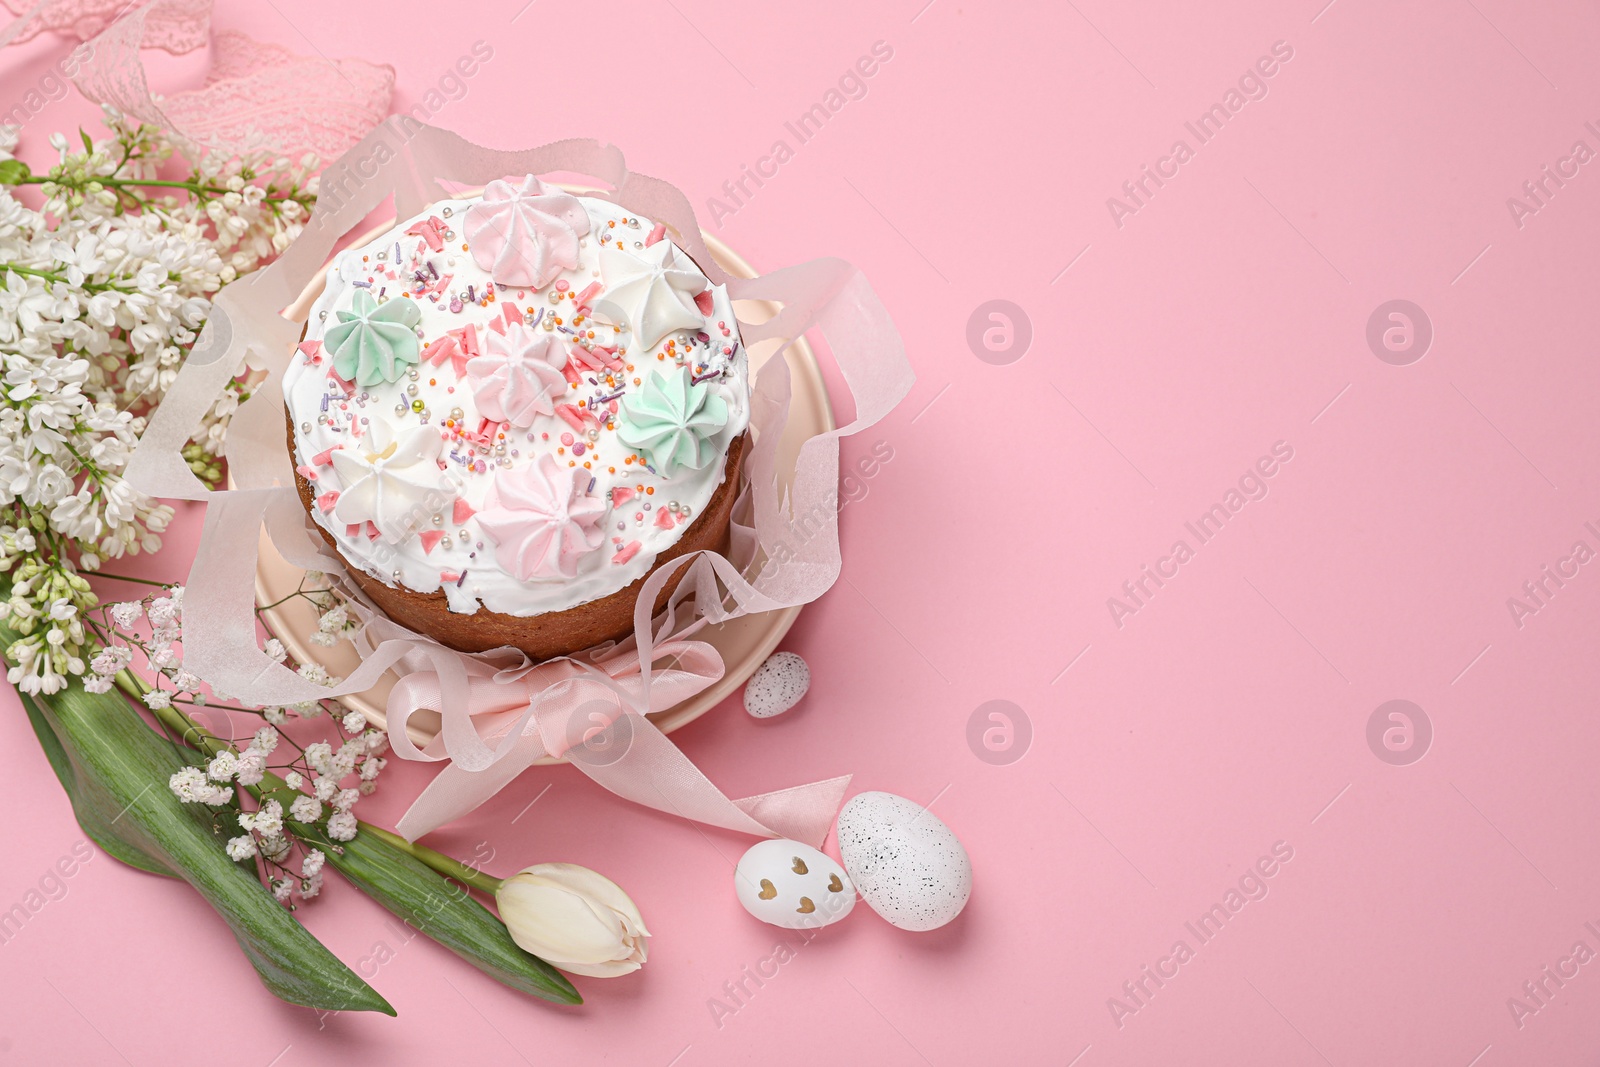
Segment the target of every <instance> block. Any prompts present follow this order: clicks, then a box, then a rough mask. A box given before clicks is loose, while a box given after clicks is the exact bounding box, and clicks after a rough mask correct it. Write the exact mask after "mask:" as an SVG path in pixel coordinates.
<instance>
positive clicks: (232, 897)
mask: <svg viewBox="0 0 1600 1067" xmlns="http://www.w3.org/2000/svg"><path fill="white" fill-rule="evenodd" d="M17 637H18V635H17V634H16V633H15V632H14V631H11V630H10V629H9V628H7V627H4V626H0V647H4V645H7V644H9V643H10V642H11V641H14V640H16V639H17ZM18 696H19V697H21V699H22V703H23V706H24V707H25V708H26V709H27V712H28V718H29V720H30V721H31V722H32V723H33V726H34V732H35V733H36V734H37V735H38V737H39V743H40V745H41V747H42V748H43V749H44V753H45V757H46V759H48V760H49V761H50V766H51V767H52V768H53V769H54V770H55V772H56V776H57V777H58V778H60V779H61V784H62V786H63V787H64V788H65V789H66V791H67V795H68V797H69V798H71V801H72V806H73V812H74V814H75V815H76V816H77V818H78V824H79V825H80V826H82V827H83V830H84V832H85V833H86V834H88V835H89V836H90V838H92V839H93V840H94V841H95V843H96V844H98V845H100V846H101V847H102V848H104V849H105V851H106V852H107V853H108V854H109V855H111V856H113V857H115V858H116V859H118V860H121V861H122V862H124V863H127V864H129V865H130V866H133V867H137V868H139V869H140V870H144V871H151V872H153V873H156V874H166V875H171V876H175V877H178V878H182V879H183V880H184V881H186V882H188V883H189V884H190V885H191V886H193V887H194V889H195V890H196V891H197V892H198V893H199V894H200V895H201V896H202V897H204V898H205V900H206V903H208V904H210V905H211V907H212V908H214V909H215V910H216V912H217V914H218V915H219V916H221V917H222V920H223V921H224V922H226V923H227V924H228V927H229V928H230V929H231V930H232V931H233V935H234V937H235V938H237V939H238V942H239V947H240V948H241V949H243V950H244V954H245V956H246V958H248V959H249V960H250V963H251V965H252V966H254V967H255V969H256V973H257V974H258V975H259V976H260V977H261V981H262V982H263V984H265V985H266V987H267V988H268V989H269V990H271V991H272V992H273V994H275V995H276V996H278V997H280V998H281V999H283V1000H286V1001H288V1002H289V1003H291V1004H303V1005H305V1006H307V1007H312V1008H322V1009H329V1010H335V1011H380V1012H383V1013H385V1014H387V1015H393V1014H394V1009H393V1008H392V1007H390V1006H389V1004H388V1002H387V1001H385V1000H384V999H383V998H382V997H380V996H379V995H378V994H377V993H376V992H375V991H373V989H372V988H371V987H370V986H368V985H367V984H366V983H365V982H363V981H362V980H361V979H360V978H359V977H357V976H356V974H355V973H354V972H353V971H351V970H350V969H349V968H348V967H346V966H345V965H344V964H343V963H341V962H340V961H339V959H338V958H337V957H336V956H334V955H333V954H332V953H331V952H329V951H328V950H327V949H326V948H325V947H323V945H322V943H321V942H320V941H318V940H317V939H316V938H315V937H313V936H311V934H310V933H309V932H308V931H307V930H306V928H305V927H303V926H301V925H300V923H299V922H298V921H296V919H295V918H294V916H293V915H291V914H290V913H289V912H288V911H287V910H286V909H284V907H283V906H282V905H280V904H279V903H278V902H277V901H275V900H273V899H272V894H271V893H270V892H268V891H267V888H266V887H265V886H263V885H262V884H261V881H260V879H258V878H257V877H256V874H255V871H254V870H253V869H252V868H251V867H249V866H246V865H242V864H238V863H235V862H233V861H232V860H230V859H229V858H228V856H227V854H226V853H225V852H224V851H223V840H222V838H221V837H220V836H219V835H218V833H217V832H216V830H215V829H214V828H213V826H212V820H211V817H210V814H209V812H208V810H207V809H205V808H203V807H201V806H199V805H186V804H183V803H182V802H180V801H179V800H178V798H177V797H175V796H174V795H173V794H172V790H171V789H169V788H168V787H167V779H168V778H169V777H170V776H171V775H172V774H173V773H174V772H176V771H178V770H180V769H182V768H183V767H184V766H186V765H187V763H186V760H185V758H184V756H183V750H182V749H180V748H178V746H176V745H174V744H172V743H171V742H170V741H168V740H167V739H166V738H164V737H162V736H161V735H159V734H157V733H156V732H155V731H154V730H152V729H151V728H150V727H149V726H147V725H146V724H145V722H144V720H143V719H142V718H140V716H139V715H138V713H137V712H135V711H134V710H133V708H132V707H130V706H129V704H128V703H127V701H126V700H125V699H124V698H123V697H122V696H120V695H118V694H117V693H115V692H112V693H104V694H95V693H90V692H87V691H85V690H84V688H83V686H82V685H81V684H79V683H77V682H73V683H71V684H69V685H68V686H67V688H66V689H64V690H62V691H61V692H59V693H55V694H52V695H50V696H40V697H30V696H28V695H27V694H25V693H20V692H19V693H18Z"/></svg>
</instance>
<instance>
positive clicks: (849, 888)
mask: <svg viewBox="0 0 1600 1067" xmlns="http://www.w3.org/2000/svg"><path fill="white" fill-rule="evenodd" d="M733 889H734V892H735V893H737V894H738V896H739V903H741V904H743V905H744V910H745V911H748V912H749V913H750V914H751V915H754V916H755V917H756V918H758V919H760V920H761V921H762V922H764V923H771V924H772V925H773V926H782V927H784V928H785V929H789V930H804V929H810V928H813V927H819V926H828V925H830V924H832V923H836V922H838V921H839V920H840V919H842V918H844V917H845V916H846V915H849V914H850V909H851V908H854V907H855V906H856V887H855V886H854V885H852V884H851V883H850V876H849V875H848V874H846V873H845V871H844V868H843V867H841V866H839V864H838V863H836V862H834V860H833V859H832V858H831V857H830V856H828V855H827V854H826V853H823V852H819V851H817V850H816V849H814V848H812V847H811V846H810V845H803V844H801V843H800V842H799V841H785V840H783V839H781V838H780V839H778V840H774V841H762V842H760V843H758V844H755V845H752V846H751V847H750V851H748V852H746V853H745V854H744V855H743V856H742V857H741V858H740V860H739V865H738V867H737V868H735V869H734V872H733Z"/></svg>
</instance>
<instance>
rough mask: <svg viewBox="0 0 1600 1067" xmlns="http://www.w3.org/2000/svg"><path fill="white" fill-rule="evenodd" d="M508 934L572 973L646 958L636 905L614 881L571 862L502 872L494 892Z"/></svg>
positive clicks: (603, 974) (624, 969)
mask: <svg viewBox="0 0 1600 1067" xmlns="http://www.w3.org/2000/svg"><path fill="white" fill-rule="evenodd" d="M495 903H496V905H497V906H498V907H499V909H500V919H501V921H503V922H504V923H505V924H506V928H507V929H508V930H510V931H511V937H512V940H514V941H516V943H517V944H518V945H520V946H522V948H524V949H525V950H527V951H528V952H531V953H533V954H534V955H535V956H538V957H539V958H540V959H542V960H544V961H545V962H547V963H549V964H551V965H552V966H555V967H558V968H560V969H561V970H563V971H568V972H570V973H572V974H581V975H585V976H587V977H589V978H613V977H615V976H617V975H619V974H628V973H629V972H631V971H636V970H638V969H639V968H640V967H641V966H643V965H644V961H645V953H646V949H645V941H646V940H647V939H648V938H649V936H650V931H649V930H646V929H645V927H644V919H643V918H641V917H640V915H639V909H638V908H636V907H635V906H634V904H633V901H632V900H630V899H628V894H626V893H624V892H623V891H622V889H621V887H619V886H618V885H617V883H615V882H613V881H611V879H609V878H606V877H605V876H603V875H600V874H596V873H595V872H594V871H591V870H589V869H588V868H587V867H580V866H578V865H577V864H573V863H540V864H537V865H535V866H533V867H529V868H528V869H527V870H525V871H522V872H520V873H518V874H514V875H512V876H511V877H510V878H507V879H506V880H505V881H504V882H503V883H501V885H500V889H499V891H498V892H497V893H495Z"/></svg>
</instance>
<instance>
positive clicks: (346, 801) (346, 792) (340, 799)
mask: <svg viewBox="0 0 1600 1067" xmlns="http://www.w3.org/2000/svg"><path fill="white" fill-rule="evenodd" d="M360 799H361V794H360V793H359V792H358V791H356V790H354V789H341V790H339V792H338V793H337V794H336V795H335V796H334V798H333V802H332V803H333V807H334V809H335V810H336V811H340V812H344V813H346V814H348V813H349V811H350V809H351V808H353V807H355V806H356V801H358V800H360Z"/></svg>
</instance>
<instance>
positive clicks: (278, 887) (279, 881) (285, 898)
mask: <svg viewBox="0 0 1600 1067" xmlns="http://www.w3.org/2000/svg"><path fill="white" fill-rule="evenodd" d="M293 893H294V883H293V882H291V881H289V879H287V878H274V879H273V880H272V899H274V900H276V901H277V902H278V903H279V904H287V903H289V897H290V896H291V895H292V894H293Z"/></svg>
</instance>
